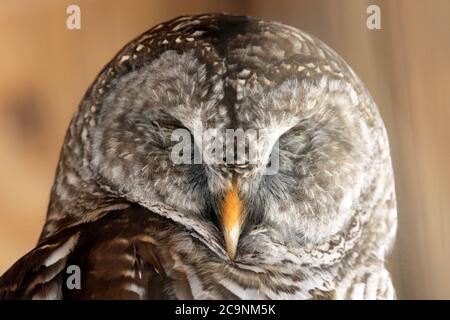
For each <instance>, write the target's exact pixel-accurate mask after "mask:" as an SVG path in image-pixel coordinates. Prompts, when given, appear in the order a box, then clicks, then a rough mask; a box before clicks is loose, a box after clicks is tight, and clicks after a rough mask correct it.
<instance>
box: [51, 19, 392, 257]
mask: <svg viewBox="0 0 450 320" xmlns="http://www.w3.org/2000/svg"><path fill="white" fill-rule="evenodd" d="M240 134H243V136H244V138H243V139H240V138H239V137H240V136H239V135H240ZM386 146H387V138H386V134H385V132H384V126H383V123H382V121H381V119H380V117H379V115H378V111H377V109H376V106H375V104H374V102H373V101H372V99H371V97H370V95H369V94H368V93H367V91H366V90H365V88H364V86H363V85H362V83H361V82H360V80H359V79H358V78H357V77H356V76H355V74H354V73H353V71H352V70H351V69H350V68H349V67H348V65H347V64H346V63H345V62H344V61H343V60H342V59H341V58H340V57H339V56H338V55H337V54H336V53H335V52H334V51H332V50H331V49H330V48H328V47H327V46H326V45H325V44H324V43H322V42H321V41H319V40H317V39H316V38H314V37H313V36H311V35H309V34H307V33H304V32H301V31H299V30H297V29H294V28H292V27H289V26H285V25H282V24H280V23H275V22H270V21H264V20H259V19H255V18H250V17H243V16H229V15H221V14H218V15H199V16H185V17H180V18H177V19H175V20H172V21H170V22H167V23H163V24H160V25H158V26H156V27H154V28H153V29H151V30H149V31H148V32H146V33H144V34H143V35H141V36H140V37H138V38H137V39H135V40H133V41H131V42H130V43H129V44H127V45H126V46H125V47H124V48H123V49H122V50H121V51H120V52H119V53H118V54H117V55H116V57H115V58H113V60H112V61H111V62H110V63H109V64H108V65H107V66H106V67H105V68H104V69H103V71H102V72H101V73H100V74H99V76H98V77H97V79H96V80H95V82H94V83H93V84H92V86H91V87H90V88H89V90H88V91H87V93H86V95H85V97H84V99H83V100H82V102H81V105H80V109H79V111H78V113H77V114H76V115H75V117H74V119H73V120H72V123H71V125H70V128H69V131H68V134H67V137H66V141H65V144H64V147H63V150H62V154H61V161H60V164H59V167H58V172H57V176H56V180H55V185H54V187H53V190H52V198H51V199H52V200H51V203H50V207H49V218H48V221H50V222H48V223H47V228H46V230H45V231H44V234H51V233H52V231H53V230H55V229H56V228H57V226H58V224H63V223H67V221H70V222H71V223H73V221H77V220H81V219H83V217H85V215H86V212H88V211H92V210H98V209H99V208H100V207H101V206H102V205H104V204H105V203H111V204H114V203H125V204H129V205H138V206H142V207H145V208H147V209H149V211H151V212H149V214H159V215H162V216H164V217H166V218H168V219H172V220H173V221H175V222H176V223H179V224H182V225H183V226H185V227H186V228H187V229H189V230H192V232H194V233H197V234H198V235H199V237H203V236H205V235H212V237H215V238H217V239H219V240H218V241H219V243H220V244H221V245H222V247H223V249H224V252H226V253H227V254H228V256H229V257H230V258H231V259H234V258H235V257H236V255H239V252H240V250H244V249H241V248H245V247H246V243H249V241H251V239H253V238H252V237H253V236H254V235H255V233H257V232H260V231H261V230H264V232H266V233H267V234H268V235H269V236H270V237H271V238H272V239H273V240H274V241H278V242H282V243H286V244H287V245H296V246H299V245H300V246H301V245H305V244H308V243H320V242H323V241H327V240H328V239H330V238H331V237H332V236H333V235H335V234H336V233H338V232H340V231H342V230H344V229H345V228H346V227H347V226H348V224H350V222H351V220H352V217H353V216H354V215H355V213H356V212H358V211H361V210H365V205H364V204H370V203H371V202H375V201H376V197H377V193H376V190H374V181H375V179H376V177H377V170H381V169H382V168H384V167H383V166H384V165H385V164H384V162H383V161H384V160H383V159H385V158H386V157H388V156H389V155H388V154H387V155H386V151H385V150H386ZM232 151H233V152H232ZM237 151H240V152H237ZM180 159H182V161H180ZM380 168H381V169H380Z"/></svg>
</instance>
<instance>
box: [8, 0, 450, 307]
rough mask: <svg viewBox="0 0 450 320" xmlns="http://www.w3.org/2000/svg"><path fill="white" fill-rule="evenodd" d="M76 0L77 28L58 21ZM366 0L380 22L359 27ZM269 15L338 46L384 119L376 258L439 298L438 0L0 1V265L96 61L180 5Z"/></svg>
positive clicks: (448, 102)
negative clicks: (388, 188) (389, 201)
mask: <svg viewBox="0 0 450 320" xmlns="http://www.w3.org/2000/svg"><path fill="white" fill-rule="evenodd" d="M70 4H78V5H79V6H80V7H81V19H82V24H81V30H68V29H66V27H65V22H66V18H67V15H66V7H67V6H68V5H70ZM369 4H377V5H379V6H380V7H381V19H382V29H381V30H368V29H367V28H366V18H367V14H366V9H367V6H368V5H369ZM218 11H222V12H230V13H241V14H248V15H255V16H260V17H264V18H270V19H274V20H279V21H282V22H284V23H287V24H290V25H293V26H296V27H299V28H301V29H303V30H305V31H308V32H310V33H312V34H314V35H316V36H317V37H319V38H320V39H322V40H324V41H325V42H326V43H328V44H329V45H330V46H331V47H332V48H333V49H335V50H336V51H337V52H338V53H340V54H341V55H342V56H343V57H344V59H345V60H347V62H349V64H350V65H351V66H352V67H353V68H354V70H355V71H356V73H357V74H358V75H359V76H360V77H361V78H362V80H363V81H364V82H365V83H366V85H367V87H368V88H369V90H370V91H371V93H372V95H373V96H374V98H375V100H376V101H377V103H378V105H379V107H380V109H381V114H382V116H383V118H384V120H385V123H386V126H387V129H388V132H389V136H390V141H391V147H392V154H393V160H394V167H395V173H396V179H397V196H398V202H399V232H398V240H397V244H396V248H395V250H394V252H393V253H392V254H391V256H390V257H389V259H388V263H389V265H390V266H391V270H392V271H393V274H394V280H395V284H396V288H397V291H398V295H399V298H403V299H450V275H449V274H448V271H450V199H449V198H450V170H449V166H450V142H449V139H450V88H449V83H450V81H449V74H450V2H449V1H445V0H442V1H439V0H433V1H427V2H425V1H419V0H402V1H400V0H397V1H376V0H373V1H358V0H351V1H350V0H346V1H333V0H323V1H317V0H308V1H294V0H293V1H287V0H277V1H260V0H247V1H181V0H180V1H167V0H166V1H144V0H142V1H141V0H128V1H120V0H114V1H110V0H84V1H81V0H80V1H67V0H61V1H59V0H41V1H31V0H29V1H14V0H3V1H1V2H0V132H1V135H0V177H1V178H0V273H3V272H4V271H5V270H6V269H7V268H8V267H9V266H10V265H11V264H12V263H13V262H14V261H15V260H16V259H18V258H19V257H20V256H22V255H23V254H25V253H26V252H27V251H28V250H30V249H31V248H32V247H33V245H34V244H35V241H36V240H37V237H38V235H39V231H40V229H41V226H42V224H43V221H44V218H45V211H46V206H47V201H48V194H49V190H50V187H51V184H52V179H53V175H54V170H55V167H56V163H57V160H58V153H59V149H60V146H61V143H62V141H63V137H64V132H65V129H66V127H67V125H68V123H69V120H70V117H71V115H72V114H73V112H74V111H75V110H76V108H77V105H78V102H79V100H80V99H81V97H82V95H83V93H84V91H85V90H86V89H87V87H88V85H89V84H90V83H91V81H92V80H93V79H94V78H95V76H96V74H97V73H98V72H99V71H100V69H101V68H102V67H103V65H104V64H105V63H106V62H107V61H108V60H109V59H110V58H112V56H113V55H114V54H115V53H116V52H117V51H118V50H119V49H120V48H121V47H122V46H123V45H124V44H125V43H126V42H127V41H129V40H131V39H132V38H134V37H135V36H137V35H138V34H140V33H142V32H143V31H145V30H146V29H148V28H149V27H151V26H153V25H155V24H157V23H158V22H161V21H164V20H167V19H170V18H173V17H174V16H177V15H180V14H185V13H201V12H218Z"/></svg>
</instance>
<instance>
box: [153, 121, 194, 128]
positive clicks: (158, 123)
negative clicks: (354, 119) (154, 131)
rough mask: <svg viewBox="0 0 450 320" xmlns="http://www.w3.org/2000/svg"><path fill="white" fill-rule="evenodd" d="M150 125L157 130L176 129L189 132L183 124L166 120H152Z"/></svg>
mask: <svg viewBox="0 0 450 320" xmlns="http://www.w3.org/2000/svg"><path fill="white" fill-rule="evenodd" d="M152 123H153V124H154V125H156V126H157V127H158V128H159V129H170V130H176V129H185V130H189V129H188V128H186V127H185V126H183V124H182V123H181V122H180V121H178V120H175V119H173V120H166V119H160V120H153V121H152Z"/></svg>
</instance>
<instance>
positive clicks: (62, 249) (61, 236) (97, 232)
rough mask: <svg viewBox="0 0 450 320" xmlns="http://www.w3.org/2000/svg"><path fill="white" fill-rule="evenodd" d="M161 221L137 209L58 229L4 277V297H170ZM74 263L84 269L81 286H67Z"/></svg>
mask: <svg viewBox="0 0 450 320" xmlns="http://www.w3.org/2000/svg"><path fill="white" fill-rule="evenodd" d="M149 217H151V218H150V219H149ZM160 219H161V218H158V217H157V216H155V215H153V214H152V213H151V212H149V211H148V210H145V209H142V208H135V207H134V208H128V209H124V210H120V211H111V212H110V213H108V214H107V215H105V216H104V217H102V218H101V219H99V220H97V221H94V222H91V223H89V224H83V225H79V226H75V227H71V228H69V229H67V230H63V231H61V232H58V233H57V234H55V235H54V236H52V237H51V238H49V239H48V240H46V241H45V242H43V243H40V244H39V245H38V246H37V247H36V248H35V249H33V250H32V251H31V252H29V253H28V254H27V255H25V256H24V257H23V258H22V259H20V260H19V261H18V262H17V263H16V264H14V265H13V266H12V267H11V268H10V269H9V270H8V271H7V272H6V273H5V274H4V275H3V276H2V277H1V278H0V299H31V298H44V299H45V298H49V299H57V298H69V299H166V298H170V290H168V289H167V288H168V286H169V278H168V277H167V275H166V272H165V270H164V268H163V266H162V264H161V261H160V257H159V252H160V250H161V248H159V247H158V244H157V242H156V241H155V240H154V238H152V236H151V231H152V230H156V229H157V224H158V221H159V220H160ZM155 224H156V226H155ZM69 265H77V266H79V267H80V270H81V289H79V290H78V289H72V290H69V289H68V288H67V286H66V279H67V277H68V273H67V270H66V268H67V266H69Z"/></svg>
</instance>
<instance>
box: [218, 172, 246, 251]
mask: <svg viewBox="0 0 450 320" xmlns="http://www.w3.org/2000/svg"><path fill="white" fill-rule="evenodd" d="M220 210H221V212H220V213H221V219H222V227H223V233H224V239H225V248H226V250H227V253H228V256H229V257H230V259H231V260H233V259H234V257H235V256H236V249H237V245H238V240H239V236H240V234H241V226H242V203H241V200H240V199H239V195H238V190H237V185H236V179H235V178H233V181H232V185H231V188H230V190H228V191H227V193H226V195H225V198H224V199H223V202H222V205H221V207H220Z"/></svg>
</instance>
